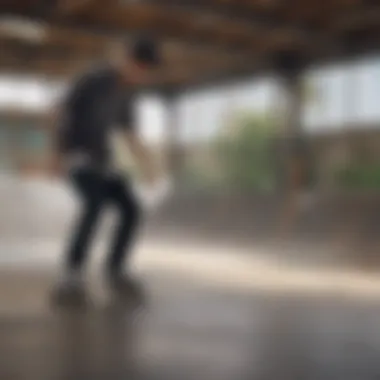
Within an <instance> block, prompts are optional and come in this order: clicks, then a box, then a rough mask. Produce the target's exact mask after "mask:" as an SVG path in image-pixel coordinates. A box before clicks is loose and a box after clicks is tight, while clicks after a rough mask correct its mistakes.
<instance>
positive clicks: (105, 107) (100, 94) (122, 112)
mask: <svg viewBox="0 0 380 380" xmlns="http://www.w3.org/2000/svg"><path fill="white" fill-rule="evenodd" d="M132 103H133V99H132V94H131V93H130V91H128V88H126V87H125V85H123V84H122V82H121V81H120V79H119V78H118V73H117V72H116V71H115V70H114V69H113V68H112V67H109V66H103V67H100V68H95V69H93V70H91V71H89V72H87V73H85V74H83V75H82V76H81V77H80V78H79V79H78V80H77V81H76V82H75V83H74V85H73V86H72V88H71V89H70V91H69V93H68V95H67V97H66V99H65V101H64V104H63V120H61V125H60V131H59V143H60V150H61V152H62V153H64V154H71V153H76V152H81V153H85V154H87V155H88V156H89V157H90V159H91V161H93V163H94V164H97V165H104V164H107V163H108V161H109V146H108V143H109V139H110V132H111V131H112V129H114V128H123V129H132V128H133V127H134V120H133V112H132V106H133V104H132Z"/></svg>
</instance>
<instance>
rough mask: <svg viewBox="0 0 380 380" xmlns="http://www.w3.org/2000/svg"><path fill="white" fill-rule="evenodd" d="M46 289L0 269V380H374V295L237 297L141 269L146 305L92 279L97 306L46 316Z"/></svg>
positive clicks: (21, 273)
mask: <svg viewBox="0 0 380 380" xmlns="http://www.w3.org/2000/svg"><path fill="white" fill-rule="evenodd" d="M210 270H212V269H210ZM220 276H223V273H220ZM52 281H53V274H52V272H51V271H50V270H45V269H44V270H41V269H36V268H27V267H24V268H19V267H13V268H11V269H10V268H8V269H3V270H2V272H1V275H0V289H1V291H0V307H1V310H0V379H20V380H21V379H22V380H23V379H25V380H26V379H28V380H45V379H46V380H55V379H57V380H58V379H59V380H64V379H67V380H76V379H78V380H79V379H80V380H87V379H89V380H90V379H91V380H92V379H104V380H106V379H107V380H108V379H137V380H139V379H185V380H186V379H189V380H190V379H194V380H195V379H197V380H198V379H204V380H211V379H218V380H224V379H228V380H230V379H231V380H236V379H237V380H239V379H242V380H243V379H244V380H245V379H247V380H248V379H253V380H254V379H258V380H266V379H268V380H272V379H281V380H287V379H289V380H296V379H297V380H298V379H310V380H319V379H320V380H326V379H334V380H335V379H342V380H343V379H344V380H346V379H355V380H356V379H357V380H367V379H378V378H380V360H379V359H380V329H379V327H380V321H379V311H380V298H379V297H377V296H374V297H360V296H358V295H353V294H351V293H350V292H346V293H345V296H344V295H342V294H343V293H341V294H338V293H332V292H296V291H291V292H289V291H288V292H281V291H279V290H277V291H269V290H265V289H255V288H254V287H251V288H249V289H245V290H243V289H238V288H236V287H233V286H228V285H226V286H223V287H221V286H208V285H207V284H206V283H205V282H203V281H202V280H199V281H197V280H196V278H192V279H190V278H187V277H185V276H181V275H179V274H175V271H166V272H165V271H162V270H147V271H142V273H141V281H142V283H143V284H144V286H145V291H146V296H147V298H146V303H145V305H144V306H141V307H138V308H131V307H127V306H126V305H125V304H123V303H121V302H119V301H115V300H114V299H113V298H112V297H111V296H110V294H108V292H107V290H106V289H104V288H103V287H102V286H101V283H100V281H99V279H98V278H97V277H96V276H95V277H93V278H92V280H91V282H90V283H89V284H88V285H89V289H90V290H91V295H92V300H93V302H92V303H91V304H89V305H88V306H87V307H85V308H82V309H81V308H77V309H72V308H52V307H51V305H50V304H49V302H48V294H49V290H50V288H51V285H52V283H53V282H52Z"/></svg>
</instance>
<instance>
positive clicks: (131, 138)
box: [126, 131, 159, 184]
mask: <svg viewBox="0 0 380 380" xmlns="http://www.w3.org/2000/svg"><path fill="white" fill-rule="evenodd" d="M126 140H127V144H128V147H129V149H130V152H131V154H132V156H133V158H134V159H135V160H136V161H137V164H138V166H139V167H140V169H141V171H142V172H143V176H144V179H145V180H146V181H147V182H148V183H149V184H154V183H155V181H156V180H157V179H158V176H159V167H158V165H156V162H157V160H155V159H154V157H153V155H152V153H151V152H150V150H149V149H148V148H147V147H146V146H145V145H144V144H143V142H142V140H141V138H140V136H139V135H138V134H137V133H135V132H134V131H126Z"/></svg>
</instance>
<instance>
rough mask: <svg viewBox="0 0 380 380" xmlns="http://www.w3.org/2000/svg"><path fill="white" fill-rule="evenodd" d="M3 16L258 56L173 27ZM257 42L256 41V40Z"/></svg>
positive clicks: (244, 48)
mask: <svg viewBox="0 0 380 380" xmlns="http://www.w3.org/2000/svg"><path fill="white" fill-rule="evenodd" d="M0 17H25V18H27V19H29V20H31V21H36V22H40V23H43V24H45V25H49V26H50V25H51V26H53V27H55V28H58V27H60V28H61V27H62V28H69V29H71V30H73V31H76V32H78V33H89V34H92V35H94V36H102V37H104V36H107V37H109V38H121V37H125V38H136V37H137V38H138V37H140V36H141V35H142V34H147V35H153V36H155V37H156V38H159V39H163V40H165V39H166V40H172V41H178V42H179V43H183V44H185V45H188V46H189V47H201V48H204V49H205V50H206V49H209V50H210V51H215V52H216V53H217V52H224V53H226V52H227V53H228V52H230V53H231V54H235V55H239V56H245V57H247V59H254V58H255V57H256V56H257V51H255V50H256V49H255V47H254V46H253V44H251V46H247V44H245V46H241V44H238V41H236V42H235V41H223V39H222V38H221V39H217V38H215V37H213V36H211V35H204V34H203V33H190V32H189V33H183V34H178V31H177V30H175V29H174V28H173V29H170V28H160V27H159V26H157V25H153V26H149V27H141V28H137V29H136V28H130V27H129V26H128V24H126V25H125V26H124V27H115V26H112V25H108V24H106V23H98V22H92V21H89V20H84V19H83V20H80V19H79V18H78V17H76V18H75V20H73V19H70V18H69V17H56V16H52V15H49V16H47V15H45V14H41V13H40V12H35V11H28V12H20V11H14V10H12V9H4V7H3V8H2V9H0ZM252 40H253V41H254V38H253V39H252Z"/></svg>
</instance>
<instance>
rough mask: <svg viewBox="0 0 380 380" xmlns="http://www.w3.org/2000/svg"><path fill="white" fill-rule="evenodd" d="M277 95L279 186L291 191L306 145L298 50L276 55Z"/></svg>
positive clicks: (299, 182)
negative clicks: (279, 147)
mask: <svg viewBox="0 0 380 380" xmlns="http://www.w3.org/2000/svg"><path fill="white" fill-rule="evenodd" d="M276 65H277V66H276V67H277V72H278V74H279V85H280V97H281V98H280V99H279V102H280V104H281V107H280V110H279V122H280V123H281V133H280V136H281V157H280V162H281V164H282V167H283V169H282V172H283V174H282V184H281V185H282V186H281V187H282V189H283V190H285V191H288V192H289V191H290V192H294V191H297V190H298V189H299V188H300V187H302V186H303V185H304V181H305V174H306V170H307V167H306V165H305V164H306V161H307V156H306V155H307V153H308V152H307V146H306V144H305V136H304V133H303V129H302V113H303V104H304V101H303V100H304V99H303V97H304V93H303V82H302V71H303V64H302V61H301V58H300V57H299V55H298V54H296V53H294V52H284V53H282V54H280V55H279V56H278V57H277V61H276Z"/></svg>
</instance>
